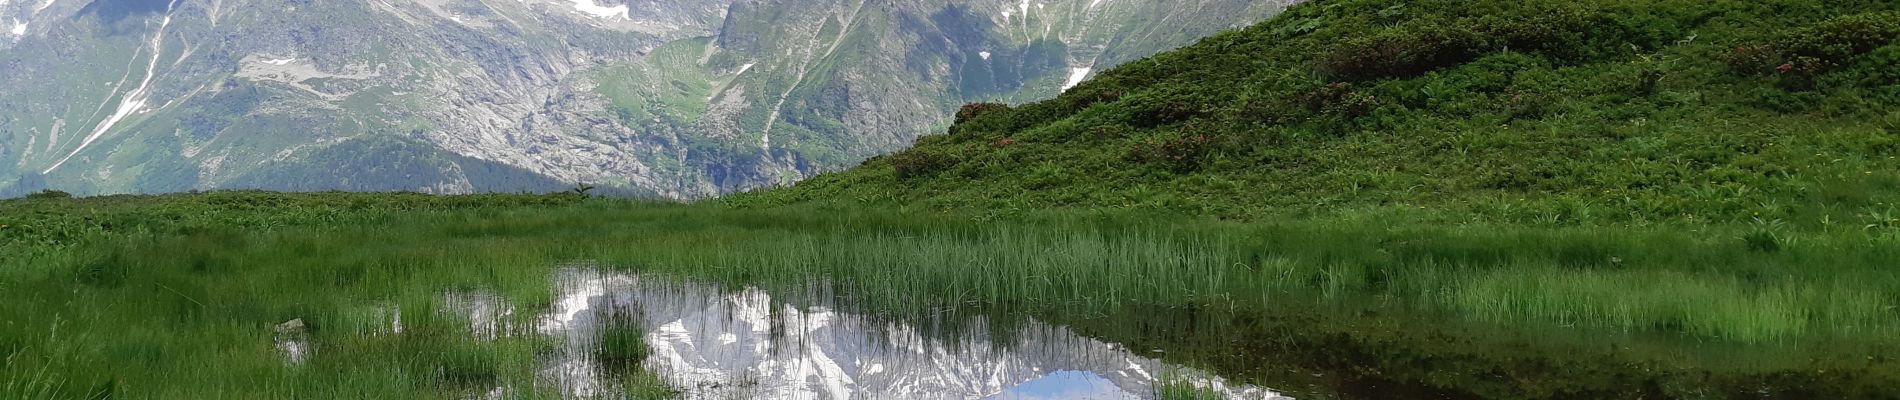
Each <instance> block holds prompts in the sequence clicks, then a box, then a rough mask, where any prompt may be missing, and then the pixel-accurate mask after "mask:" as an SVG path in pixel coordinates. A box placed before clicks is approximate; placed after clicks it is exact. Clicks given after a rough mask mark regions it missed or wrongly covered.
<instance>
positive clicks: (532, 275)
mask: <svg viewBox="0 0 1900 400" xmlns="http://www.w3.org/2000/svg"><path fill="white" fill-rule="evenodd" d="M827 207H830V206H826V205H812V206H807V207H788V208H764V209H740V208H730V207H726V206H721V205H717V204H700V205H680V204H665V203H646V202H637V201H629V200H614V199H602V198H583V197H581V196H577V195H572V194H568V195H547V196H525V195H483V196H463V197H434V196H425V195H402V194H340V193H319V194H276V193H262V192H216V193H204V194H184V195H167V196H153V197H132V196H119V197H105V198H88V199H63V198H45V199H25V200H11V201H7V202H4V203H0V224H3V225H6V227H5V228H0V249H4V250H5V252H6V254H8V255H9V257H6V258H5V259H4V260H0V289H3V290H0V297H4V300H5V301H3V302H0V321H6V322H5V323H6V324H7V327H6V329H0V351H4V352H5V353H6V354H7V355H6V357H5V358H4V359H5V360H7V364H6V365H5V368H4V370H3V371H4V372H3V373H0V376H4V377H5V379H4V380H5V381H6V382H8V383H7V384H6V385H5V386H4V387H0V390H4V393H0V397H9V398H97V397H99V395H100V394H102V393H104V394H119V395H120V396H129V397H131V398H205V397H207V396H208V397H212V398H233V397H237V398H334V397H349V398H455V397H458V396H460V395H458V393H460V394H461V395H466V394H467V393H481V392H485V391H487V390H489V389H491V388H493V387H497V386H500V387H508V388H511V390H512V389H513V388H521V390H520V391H518V392H512V391H511V392H510V395H519V396H520V397H529V398H533V397H537V396H540V397H555V396H558V395H559V393H558V391H552V389H548V388H546V387H545V385H542V384H537V382H536V377H535V375H534V371H535V369H534V365H535V360H536V359H535V356H536V355H537V354H543V353H545V352H546V351H547V350H548V349H550V348H551V347H552V346H554V343H552V342H551V341H552V340H553V339H548V338H545V337H540V336H536V335H533V334H531V332H525V333H523V334H519V335H502V337H501V338H499V339H483V338H480V337H477V336H475V335H474V334H473V333H471V332H469V331H468V330H467V329H466V327H467V324H468V321H467V320H466V319H465V317H457V316H455V315H453V313H446V312H440V311H439V310H441V309H443V308H444V307H446V306H445V305H444V301H445V300H444V295H445V294H450V293H471V292H482V293H493V294H496V295H498V296H500V297H502V298H505V299H507V300H508V301H509V302H510V303H512V304H515V305H517V306H519V307H521V308H522V309H523V310H524V311H529V312H522V313H517V314H516V315H517V317H516V318H530V319H531V317H523V316H532V315H535V314H537V313H538V312H537V310H540V311H544V310H546V308H547V307H548V306H549V304H548V302H549V301H550V300H551V299H552V297H553V293H552V290H553V289H552V285H551V282H550V281H549V280H550V279H551V276H552V275H553V273H554V271H555V270H556V268H557V267H558V266H560V265H563V264H568V263H575V262H593V263H599V264H600V265H605V266H609V267H611V268H616V269H623V270H627V271H631V272H638V273H644V274H661V275H667V276H676V277H682V278H690V279H694V280H699V281H705V282H712V283H720V284H726V285H733V286H735V287H737V286H741V285H756V286H759V287H761V288H763V289H766V290H768V291H773V292H775V293H785V294H787V295H796V294H797V293H812V291H807V290H800V289H801V288H807V287H809V286H810V285H813V284H822V285H826V286H828V288H829V289H831V290H827V291H823V293H835V294H836V296H842V297H843V298H844V299H845V300H846V301H840V302H839V303H840V304H849V305H850V306H851V307H853V308H856V310H853V311H857V312H862V313H865V314H869V315H875V316H879V317H884V318H891V319H893V320H898V321H931V320H933V317H941V316H944V315H990V316H1001V317H998V318H1001V319H1002V320H1005V321H1007V320H1009V318H1037V319H1041V320H1045V321H1050V322H1054V323H1062V324H1068V325H1070V326H1073V327H1075V328H1076V329H1078V330H1079V331H1081V332H1084V333H1087V334H1089V335H1092V336H1097V337H1101V338H1104V339H1105V340H1120V341H1126V342H1129V343H1141V344H1144V345H1151V346H1154V347H1156V348H1169V349H1171V351H1169V352H1168V353H1166V354H1167V356H1166V358H1167V359H1168V360H1169V361H1172V362H1179V363H1183V364H1185V365H1191V366H1198V367H1207V368H1211V369H1212V370H1215V371H1218V372H1221V373H1223V374H1228V375H1232V376H1236V377H1238V378H1239V379H1241V380H1243V381H1249V382H1252V383H1258V384H1262V385H1267V386H1269V387H1291V388H1292V389H1295V392H1296V393H1297V392H1298V389H1300V388H1302V387H1304V388H1307V390H1311V391H1312V393H1314V394H1316V395H1320V396H1328V395H1337V396H1341V397H1353V396H1351V395H1341V394H1340V393H1342V392H1340V391H1341V390H1343V389H1342V388H1344V387H1349V386H1351V385H1354V384H1363V383H1365V382H1382V384H1383V385H1384V386H1382V387H1399V388H1406V389H1405V390H1406V391H1405V392H1404V393H1407V394H1410V396H1408V397H1412V396H1417V395H1418V393H1456V394H1464V395H1468V396H1478V397H1492V398H1556V397H1566V396H1572V395H1576V394H1577V393H1586V394H1598V395H1659V396H1664V397H1672V398H1725V397H1732V396H1730V395H1737V396H1738V395H1741V394H1738V393H1739V392H1738V393H1729V394H1725V393H1724V392H1721V390H1731V389H1732V390H1740V389H1733V388H1734V387H1744V388H1747V390H1744V391H1745V392H1747V393H1754V390H1756V388H1748V387H1746V386H1731V385H1739V384H1741V383H1743V382H1747V383H1748V384H1751V385H1753V384H1759V385H1763V387H1762V388H1760V389H1759V390H1770V391H1773V392H1771V393H1777V394H1780V395H1784V396H1792V395H1798V394H1818V395H1838V396H1845V397H1860V396H1861V395H1873V394H1878V393H1883V392H1884V389H1886V388H1891V387H1892V386H1891V385H1893V384H1895V382H1900V380H1897V379H1900V366H1896V365H1894V364H1893V363H1894V360H1892V358H1891V355H1893V354H1900V353H1895V352H1894V347H1893V346H1895V345H1896V344H1900V343H1895V341H1894V340H1892V339H1890V338H1892V337H1895V335H1894V333H1895V329H1896V328H1897V327H1900V318H1896V317H1897V316H1900V311H1896V310H1895V305H1896V304H1900V298H1896V296H1895V294H1896V293H1900V278H1896V276H1895V275H1894V274H1893V273H1892V271H1891V270H1890V269H1889V268H1888V266H1889V265H1892V262H1893V260H1895V259H1896V258H1897V255H1896V254H1895V250H1894V249H1896V248H1900V247H1896V246H1895V243H1894V242H1893V240H1894V239H1891V238H1887V237H1883V236H1878V235H1870V234H1868V233H1865V232H1848V233H1838V232H1836V233H1829V232H1789V233H1784V234H1781V235H1782V236H1780V237H1777V238H1776V242H1775V243H1778V244H1777V245H1775V247H1774V248H1773V249H1765V248H1760V247H1759V246H1760V245H1758V244H1751V243H1753V242H1751V240H1750V239H1749V238H1750V237H1751V234H1752V233H1753V232H1755V230H1756V229H1757V228H1755V227H1752V226H1747V225H1738V226H1705V227H1700V228H1693V229H1690V228H1683V227H1672V228H1669V229H1657V228H1629V227H1593V228H1583V227H1554V228H1552V227H1544V228H1537V227H1518V226H1505V225H1464V226H1446V225H1435V224H1426V223H1412V222H1406V221H1404V220H1403V218H1402V217H1396V218H1395V217H1393V216H1378V217H1377V218H1373V217H1368V218H1363V219H1352V218H1339V219H1332V220H1289V221H1253V222H1223V221H1216V220H1206V219H1199V218H1194V217H1185V216H1174V217H1163V216H1144V215H1134V214H1129V215H1116V214H1104V213H1087V212H1055V211H1051V212H1045V213H1038V214H1031V215H1024V216H1018V217H1015V218H1012V219H1010V220H1007V221H1005V220H996V219H993V217H992V216H987V215H983V214H959V213H935V212H922V213H920V212H914V211H903V210H879V209H831V208H827ZM804 300H810V301H816V300H819V299H804ZM834 300H835V299H834ZM390 307H396V308H400V309H401V310H403V311H404V312H403V316H404V317H403V324H404V325H405V330H404V332H403V333H402V334H395V335H391V334H379V333H378V329H379V327H382V326H384V325H386V324H387V322H388V321H387V320H386V319H387V318H386V317H385V316H384V315H383V314H381V313H382V312H383V310H386V309H388V308H390ZM1157 310H1161V312H1157ZM1153 315H1175V316H1180V315H1191V316H1198V317H1196V318H1189V319H1188V320H1184V321H1174V320H1172V319H1170V318H1152V317H1150V316H1153ZM292 319H301V320H302V321H304V322H305V323H306V324H308V325H309V326H310V327H311V328H310V330H309V332H308V334H309V336H310V343H311V347H312V348H314V349H315V350H314V351H313V352H312V353H311V355H310V357H309V359H308V361H307V362H305V363H303V364H297V365H292V364H290V363H287V362H285V360H284V357H283V354H282V352H281V351H279V350H277V349H276V348H274V347H273V335H274V333H273V327H274V326H276V325H277V324H281V323H284V322H286V321H289V320H292ZM936 319H941V318H936ZM519 322H521V323H520V324H519V325H523V326H530V325H532V324H531V323H528V322H532V321H519ZM629 328H630V329H637V327H629ZM617 335H619V336H622V340H603V341H604V342H606V343H610V344H611V345H608V346H603V349H601V351H602V354H608V355H611V356H612V357H616V358H631V357H635V356H636V355H638V354H643V352H644V349H643V348H641V347H639V346H637V345H635V344H632V343H627V342H628V340H624V339H625V338H624V336H625V335H627V333H626V332H621V333H618V334H617ZM1605 349H1609V350H1605ZM1342 352H1345V353H1342ZM1401 355H1402V356H1401ZM1411 362H1421V363H1423V364H1424V365H1428V366H1430V367H1429V368H1425V369H1421V367H1420V366H1419V365H1409V366H1408V364H1405V363H1411ZM1389 363H1390V364H1389ZM1526 363H1530V364H1534V365H1539V366H1543V367H1542V368H1543V369H1532V368H1525V367H1523V366H1524V365H1526ZM1269 364H1286V365H1287V366H1286V367H1287V368H1291V369H1292V370H1297V371H1327V372H1328V373H1330V374H1337V375H1340V376H1352V377H1353V379H1351V380H1342V381H1333V382H1313V379H1312V378H1310V377H1309V378H1298V377H1296V375H1302V374H1294V373H1289V371H1288V370H1278V371H1275V370H1263V369H1261V367H1262V366H1263V365H1269ZM206 365H215V366H217V367H216V368H205V367H204V366H206ZM1368 366H1377V368H1372V369H1371V370H1368V369H1367V368H1368ZM1630 366H1638V367H1639V368H1629V367H1630ZM1815 366H1825V367H1826V368H1825V369H1821V370H1817V369H1813V367H1815ZM1499 369H1502V371H1505V372H1502V373H1507V374H1511V375H1513V377H1515V378H1518V379H1520V381H1518V382H1516V383H1509V384H1499V383H1497V382H1495V381H1492V380H1490V379H1486V378H1484V377H1483V376H1484V375H1483V374H1480V373H1478V371H1492V372H1491V373H1500V372H1497V371H1498V370H1499ZM1431 370H1437V371H1440V372H1430V371H1431ZM1447 371H1462V372H1465V373H1469V374H1470V376H1467V377H1464V378H1458V377H1457V376H1459V375H1460V374H1459V373H1458V372H1447ZM630 373H631V374H635V375H630V377H629V378H627V379H628V381H633V382H642V383H643V384H642V385H636V386H630V387H628V388H627V389H628V390H630V391H637V392H640V393H647V394H652V393H664V388H663V387H659V388H656V387H654V386H653V385H656V384H657V383H656V382H657V381H654V380H652V379H643V378H639V377H638V375H637V374H639V373H638V372H637V371H634V372H630ZM1342 379H1343V378H1342ZM537 388H538V389H540V390H543V391H547V392H546V393H543V392H537V391H536V390H537ZM1725 388H1726V389H1725ZM656 390H658V391H657V392H656Z"/></svg>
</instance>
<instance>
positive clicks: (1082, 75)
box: [1062, 67, 1095, 91]
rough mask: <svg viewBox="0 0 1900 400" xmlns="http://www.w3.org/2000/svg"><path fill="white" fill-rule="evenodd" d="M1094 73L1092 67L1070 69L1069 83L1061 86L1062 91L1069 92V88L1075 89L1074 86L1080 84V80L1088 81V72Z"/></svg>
mask: <svg viewBox="0 0 1900 400" xmlns="http://www.w3.org/2000/svg"><path fill="white" fill-rule="evenodd" d="M1094 71H1095V68H1094V67H1082V68H1074V69H1071V70H1070V71H1069V81H1068V82H1067V83H1063V84H1062V90H1064V91H1067V90H1069V88H1073V87H1075V85H1080V84H1082V80H1084V79H1088V77H1089V72H1094Z"/></svg>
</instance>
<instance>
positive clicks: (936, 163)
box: [889, 149, 957, 179]
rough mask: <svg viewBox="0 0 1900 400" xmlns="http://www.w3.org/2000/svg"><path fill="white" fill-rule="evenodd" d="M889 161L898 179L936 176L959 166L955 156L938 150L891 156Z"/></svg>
mask: <svg viewBox="0 0 1900 400" xmlns="http://www.w3.org/2000/svg"><path fill="white" fill-rule="evenodd" d="M889 159H890V162H891V169H893V170H895V171H896V172H897V178H898V179H911V178H918V177H924V176H930V175H935V174H936V173H938V172H943V171H944V170H947V169H950V167H954V166H956V165H957V158H956V157H955V156H953V155H950V154H947V153H944V152H941V151H936V150H923V149H919V150H916V151H906V152H903V153H898V154H894V155H891V156H890V157H889Z"/></svg>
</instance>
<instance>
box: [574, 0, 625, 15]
mask: <svg viewBox="0 0 1900 400" xmlns="http://www.w3.org/2000/svg"><path fill="white" fill-rule="evenodd" d="M574 10H576V11H580V12H581V13H584V14H587V15H592V16H595V17H599V18H613V17H620V19H632V17H629V16H628V15H627V14H628V8H627V5H625V4H621V5H617V6H613V7H602V6H599V5H596V4H594V0H574Z"/></svg>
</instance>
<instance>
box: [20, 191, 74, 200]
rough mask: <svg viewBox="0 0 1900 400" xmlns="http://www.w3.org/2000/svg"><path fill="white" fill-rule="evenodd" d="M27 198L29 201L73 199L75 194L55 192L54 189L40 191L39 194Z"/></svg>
mask: <svg viewBox="0 0 1900 400" xmlns="http://www.w3.org/2000/svg"><path fill="white" fill-rule="evenodd" d="M26 198H29V199H70V198H73V194H72V193H66V192H63V191H58V190H53V189H46V190H41V191H39V193H33V194H29V195H26Z"/></svg>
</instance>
